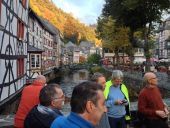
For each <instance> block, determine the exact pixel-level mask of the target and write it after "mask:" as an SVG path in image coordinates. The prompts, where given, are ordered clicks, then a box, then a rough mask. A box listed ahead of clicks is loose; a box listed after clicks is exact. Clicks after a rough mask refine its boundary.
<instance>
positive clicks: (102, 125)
mask: <svg viewBox="0 0 170 128" xmlns="http://www.w3.org/2000/svg"><path fill="white" fill-rule="evenodd" d="M96 128H110V124H109V120H108V116H107V114H106V113H104V114H103V116H102V118H101V120H100V122H99V124H98V125H97V126H96Z"/></svg>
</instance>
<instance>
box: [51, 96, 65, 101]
mask: <svg viewBox="0 0 170 128" xmlns="http://www.w3.org/2000/svg"><path fill="white" fill-rule="evenodd" d="M60 99H62V100H63V99H65V95H62V96H61V97H56V98H53V100H60Z"/></svg>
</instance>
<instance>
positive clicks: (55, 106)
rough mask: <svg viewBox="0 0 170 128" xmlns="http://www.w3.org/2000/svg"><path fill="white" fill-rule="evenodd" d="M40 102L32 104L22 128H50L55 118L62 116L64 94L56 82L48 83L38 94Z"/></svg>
mask: <svg viewBox="0 0 170 128" xmlns="http://www.w3.org/2000/svg"><path fill="white" fill-rule="evenodd" d="M39 100H40V103H39V104H38V105H36V106H34V107H33V108H32V109H31V111H30V112H29V113H28V115H27V116H26V119H25V121H24V128H50V126H51V123H52V122H53V121H54V119H55V118H57V117H59V116H62V115H63V114H62V113H61V112H60V110H61V109H62V106H63V103H64V100H65V96H64V94H63V91H62V89H61V88H60V86H59V85H58V84H48V85H47V86H45V87H43V88H42V89H41V91H40V95H39Z"/></svg>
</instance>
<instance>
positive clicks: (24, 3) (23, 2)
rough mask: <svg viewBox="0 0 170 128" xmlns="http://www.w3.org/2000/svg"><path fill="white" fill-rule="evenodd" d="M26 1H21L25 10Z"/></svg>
mask: <svg viewBox="0 0 170 128" xmlns="http://www.w3.org/2000/svg"><path fill="white" fill-rule="evenodd" d="M26 4H27V0H22V5H23V7H24V8H26Z"/></svg>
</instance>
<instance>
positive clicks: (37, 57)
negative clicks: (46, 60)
mask: <svg viewBox="0 0 170 128" xmlns="http://www.w3.org/2000/svg"><path fill="white" fill-rule="evenodd" d="M33 58H34V60H33ZM30 62H31V63H30V66H31V68H32V69H34V68H41V54H30Z"/></svg>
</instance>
